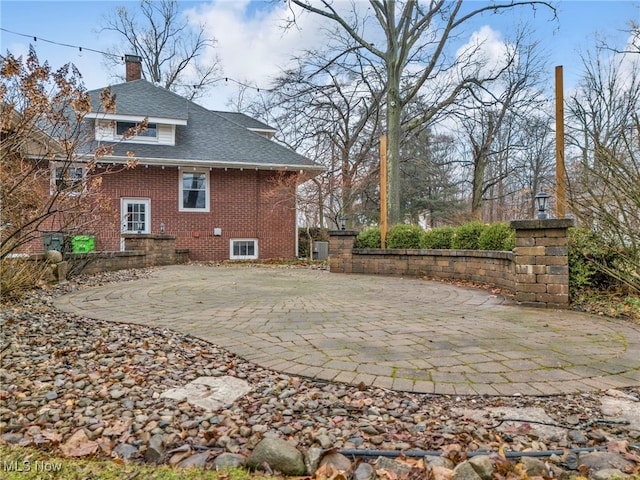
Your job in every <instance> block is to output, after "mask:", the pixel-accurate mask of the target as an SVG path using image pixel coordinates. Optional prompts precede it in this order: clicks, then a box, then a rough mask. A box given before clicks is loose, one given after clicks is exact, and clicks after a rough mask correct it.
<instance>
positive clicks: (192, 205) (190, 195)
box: [178, 170, 209, 212]
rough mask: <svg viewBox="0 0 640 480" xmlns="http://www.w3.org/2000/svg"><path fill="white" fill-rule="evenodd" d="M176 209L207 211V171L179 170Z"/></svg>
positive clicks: (182, 210)
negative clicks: (177, 204)
mask: <svg viewBox="0 0 640 480" xmlns="http://www.w3.org/2000/svg"><path fill="white" fill-rule="evenodd" d="M179 173H180V174H179V175H178V178H179V182H180V184H179V190H180V191H179V194H178V202H179V203H180V204H179V206H178V210H179V211H181V212H208V211H209V171H208V170H180V171H179Z"/></svg>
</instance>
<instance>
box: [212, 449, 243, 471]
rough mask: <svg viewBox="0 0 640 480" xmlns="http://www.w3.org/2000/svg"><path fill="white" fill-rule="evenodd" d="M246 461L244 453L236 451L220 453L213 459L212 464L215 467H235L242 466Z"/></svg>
mask: <svg viewBox="0 0 640 480" xmlns="http://www.w3.org/2000/svg"><path fill="white" fill-rule="evenodd" d="M245 463H247V459H246V457H245V456H244V455H240V454H238V453H221V454H220V455H218V456H217V457H216V458H215V460H214V461H213V466H214V467H216V468H235V467H242V466H243V465H244V464H245Z"/></svg>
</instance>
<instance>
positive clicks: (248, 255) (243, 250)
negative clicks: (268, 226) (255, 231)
mask: <svg viewBox="0 0 640 480" xmlns="http://www.w3.org/2000/svg"><path fill="white" fill-rule="evenodd" d="M229 258H230V259H231V260H257V258H258V240H256V239H255V238H236V239H231V252H230V255H229Z"/></svg>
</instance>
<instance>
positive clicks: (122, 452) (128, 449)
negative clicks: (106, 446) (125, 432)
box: [113, 443, 140, 462]
mask: <svg viewBox="0 0 640 480" xmlns="http://www.w3.org/2000/svg"><path fill="white" fill-rule="evenodd" d="M113 453H114V454H115V455H116V456H117V457H118V458H121V459H122V460H124V461H125V462H129V461H131V460H132V459H133V458H135V457H137V456H138V454H139V453H140V452H139V450H138V449H137V448H136V447H134V446H133V445H129V444H128V443H121V444H119V445H118V446H117V447H116V448H114V449H113Z"/></svg>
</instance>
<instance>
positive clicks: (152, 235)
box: [122, 233, 176, 240]
mask: <svg viewBox="0 0 640 480" xmlns="http://www.w3.org/2000/svg"><path fill="white" fill-rule="evenodd" d="M122 237H123V238H129V239H136V238H144V239H147V238H151V239H153V240H175V238H176V237H175V236H173V235H164V234H162V233H125V234H123V235H122Z"/></svg>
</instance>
